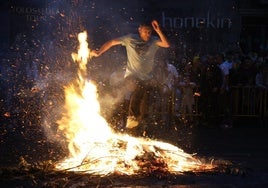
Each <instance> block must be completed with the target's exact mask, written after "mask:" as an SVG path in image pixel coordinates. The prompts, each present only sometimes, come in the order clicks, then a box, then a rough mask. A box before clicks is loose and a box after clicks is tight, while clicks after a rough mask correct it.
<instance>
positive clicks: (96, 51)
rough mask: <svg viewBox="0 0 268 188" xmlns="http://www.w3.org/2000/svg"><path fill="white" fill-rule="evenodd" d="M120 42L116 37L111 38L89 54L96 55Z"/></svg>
mask: <svg viewBox="0 0 268 188" xmlns="http://www.w3.org/2000/svg"><path fill="white" fill-rule="evenodd" d="M119 44H121V42H120V41H119V40H117V39H112V40H109V41H107V42H106V43H104V44H103V45H102V46H101V48H100V49H99V50H93V51H92V52H91V53H90V55H91V56H93V57H98V56H100V55H101V54H103V53H104V52H106V51H107V50H109V49H110V48H111V47H113V46H116V45H119Z"/></svg>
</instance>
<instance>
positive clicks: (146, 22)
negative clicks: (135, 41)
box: [140, 20, 153, 30]
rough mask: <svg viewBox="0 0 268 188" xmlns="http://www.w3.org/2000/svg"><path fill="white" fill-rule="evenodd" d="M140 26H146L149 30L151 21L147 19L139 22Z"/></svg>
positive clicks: (151, 28)
mask: <svg viewBox="0 0 268 188" xmlns="http://www.w3.org/2000/svg"><path fill="white" fill-rule="evenodd" d="M140 27H146V28H148V29H150V30H153V27H152V23H151V21H148V20H145V21H142V22H140Z"/></svg>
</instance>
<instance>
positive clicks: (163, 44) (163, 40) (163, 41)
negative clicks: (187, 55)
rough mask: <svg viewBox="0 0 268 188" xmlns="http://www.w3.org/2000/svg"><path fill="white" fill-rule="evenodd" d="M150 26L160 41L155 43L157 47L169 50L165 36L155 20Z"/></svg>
mask: <svg viewBox="0 0 268 188" xmlns="http://www.w3.org/2000/svg"><path fill="white" fill-rule="evenodd" d="M152 26H153V28H154V30H155V32H156V33H157V34H158V36H159V37H160V40H159V41H158V42H157V45H158V46H161V47H163V48H169V47H170V44H169V42H168V40H167V38H166V36H165V35H164V34H163V32H162V31H161V29H160V26H159V24H158V22H157V21H156V20H153V21H152Z"/></svg>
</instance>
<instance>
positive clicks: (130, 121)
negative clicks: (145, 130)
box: [126, 116, 139, 129]
mask: <svg viewBox="0 0 268 188" xmlns="http://www.w3.org/2000/svg"><path fill="white" fill-rule="evenodd" d="M138 125H139V122H138V121H137V119H136V118H135V117H133V116H129V117H128V118H127V125H126V128H128V129H132V128H134V127H137V126H138Z"/></svg>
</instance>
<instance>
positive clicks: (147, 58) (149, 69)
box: [90, 20, 170, 130]
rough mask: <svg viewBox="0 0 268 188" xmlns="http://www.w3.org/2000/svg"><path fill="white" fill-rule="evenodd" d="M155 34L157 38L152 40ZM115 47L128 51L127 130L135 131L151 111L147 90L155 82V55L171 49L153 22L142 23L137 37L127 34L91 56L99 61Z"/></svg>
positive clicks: (113, 40)
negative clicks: (98, 58)
mask: <svg viewBox="0 0 268 188" xmlns="http://www.w3.org/2000/svg"><path fill="white" fill-rule="evenodd" d="M153 30H154V31H155V32H156V33H157V35H158V37H157V36H152V32H153ZM116 45H122V46H124V47H125V48H126V55H127V65H126V71H125V75H124V78H125V84H126V86H127V87H128V88H129V89H130V90H131V91H132V94H131V97H130V103H129V111H128V118H127V123H126V128H127V129H129V130H130V129H132V130H133V128H134V127H137V126H138V125H140V123H141V121H142V120H144V118H145V115H146V114H145V113H146V111H148V110H147V107H148V104H147V103H148V100H147V99H148V89H149V88H150V86H151V85H152V82H153V69H154V57H155V54H156V52H157V50H158V49H159V48H160V47H162V48H169V47H170V44H169V42H168V40H167V38H166V36H165V35H164V33H163V32H162V30H161V29H160V25H159V23H158V22H157V21H156V20H153V21H151V22H149V23H148V22H143V23H141V24H140V25H139V27H138V34H127V35H124V36H121V37H119V38H116V39H112V40H109V41H107V42H106V43H104V44H103V45H102V46H101V47H100V49H99V50H93V51H92V52H91V54H90V55H91V57H98V56H100V55H101V54H103V53H104V52H106V51H107V50H109V49H110V48H111V47H113V46H116ZM138 127H140V126H138ZM135 129H136V128H135Z"/></svg>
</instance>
